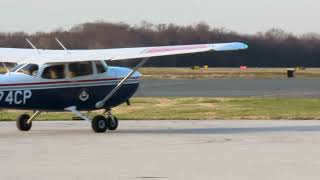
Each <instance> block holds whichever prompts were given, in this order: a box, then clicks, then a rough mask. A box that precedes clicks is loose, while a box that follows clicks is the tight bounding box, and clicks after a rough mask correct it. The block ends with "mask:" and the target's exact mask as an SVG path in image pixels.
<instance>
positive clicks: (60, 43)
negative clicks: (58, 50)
mask: <svg viewBox="0 0 320 180" xmlns="http://www.w3.org/2000/svg"><path fill="white" fill-rule="evenodd" d="M54 39H55V40H56V41H57V43H58V44H59V45H60V46H61V47H62V48H63V49H64V51H65V52H66V53H67V54H69V51H68V49H67V48H66V47H65V46H64V45H63V44H62V42H61V41H60V40H59V39H58V38H54Z"/></svg>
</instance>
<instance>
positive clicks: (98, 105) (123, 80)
mask: <svg viewBox="0 0 320 180" xmlns="http://www.w3.org/2000/svg"><path fill="white" fill-rule="evenodd" d="M148 60H149V58H144V59H143V60H142V61H141V62H140V63H139V64H138V65H137V66H136V67H135V68H134V69H133V70H132V71H131V72H130V73H129V74H128V75H127V76H126V77H125V78H123V79H122V80H121V81H120V82H119V84H118V85H117V86H116V87H115V88H114V89H113V90H112V91H111V92H110V93H109V94H108V95H107V96H106V97H105V98H104V99H102V100H101V101H99V102H97V103H96V108H102V107H103V106H104V104H105V103H106V102H107V101H108V100H109V99H110V98H111V97H112V96H113V95H114V94H115V93H116V92H117V91H118V90H119V89H120V88H121V87H122V85H123V84H124V83H125V82H126V81H127V80H128V79H129V78H130V77H131V76H132V75H133V74H134V73H135V72H136V71H137V70H138V69H139V68H140V67H141V66H143V65H144V64H145V63H146V62H147V61H148Z"/></svg>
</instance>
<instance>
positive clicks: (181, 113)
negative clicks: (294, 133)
mask: <svg viewBox="0 0 320 180" xmlns="http://www.w3.org/2000/svg"><path fill="white" fill-rule="evenodd" d="M20 113H21V111H8V110H3V111H0V120H14V119H15V118H16V117H17V116H18V115H19V114H20ZM98 113H100V112H91V113H89V116H93V115H95V114H98ZM113 113H114V114H115V115H116V116H117V117H118V118H119V119H121V120H128V119H134V120H158V119H159V120H171V119H173V120H210V119H233V120H237V119H293V120H295V119H299V120H315V119H316V120H318V119H320V99H299V98H297V99H292V98H134V99H132V106H126V105H123V106H121V107H118V108H115V109H114V111H113ZM72 116H73V114H71V113H43V114H42V115H41V116H40V117H39V118H38V119H40V120H70V119H71V118H72Z"/></svg>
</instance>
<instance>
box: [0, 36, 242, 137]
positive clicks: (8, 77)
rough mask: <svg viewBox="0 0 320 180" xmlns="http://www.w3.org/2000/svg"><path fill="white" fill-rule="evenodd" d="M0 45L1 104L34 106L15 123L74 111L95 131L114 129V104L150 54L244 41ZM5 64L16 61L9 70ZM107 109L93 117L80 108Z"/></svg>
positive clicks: (27, 125)
mask: <svg viewBox="0 0 320 180" xmlns="http://www.w3.org/2000/svg"><path fill="white" fill-rule="evenodd" d="M26 40H27V42H28V43H29V44H30V46H31V47H32V48H33V49H31V48H30V49H20V48H0V62H2V64H3V65H4V67H6V69H7V71H8V72H7V73H6V74H2V75H0V108H6V109H19V110H32V111H33V115H32V116H31V117H30V116H29V115H28V114H22V115H20V116H19V117H18V118H17V121H16V125H17V128H18V129H19V130H21V131H29V130H30V129H31V127H32V121H33V120H34V119H35V118H36V117H37V116H38V115H39V114H40V113H41V112H54V111H70V112H72V113H74V114H75V115H76V116H77V117H81V118H82V119H84V120H86V121H88V122H90V123H91V126H92V129H93V131H94V132H96V133H104V132H105V131H106V130H116V129H117V127H118V119H117V118H116V117H115V116H114V115H112V113H111V109H112V108H114V107H116V106H119V105H121V104H122V103H125V102H129V99H130V98H131V97H132V96H133V95H134V93H135V92H136V90H137V89H138V86H139V82H140V78H141V74H140V73H139V72H138V71H137V70H138V69H139V68H140V67H141V66H142V65H143V64H144V63H146V62H147V61H148V60H149V59H150V58H152V57H159V56H169V55H178V54H191V53H200V52H209V51H231V50H243V49H247V48H248V46H247V45H246V44H244V43H239V42H233V43H220V44H196V45H182V46H160V47H140V48H122V49H95V50H68V49H67V48H66V47H65V46H64V45H63V44H62V43H61V41H59V40H58V39H57V38H56V41H57V43H58V44H59V45H60V46H61V47H62V49H61V50H47V49H37V48H36V47H35V46H34V44H32V42H31V41H30V40H28V39H26ZM130 59H141V61H140V62H139V63H138V64H137V66H136V67H134V68H133V69H128V68H124V67H113V66H108V65H107V63H108V62H109V61H121V60H130ZM5 63H15V64H17V65H16V66H15V67H14V68H12V69H10V70H9V69H8V68H7V66H6V64H5ZM99 109H104V110H105V112H104V113H103V114H102V115H98V116H95V117H93V118H92V119H90V118H89V117H87V116H85V115H84V114H82V111H93V110H99Z"/></svg>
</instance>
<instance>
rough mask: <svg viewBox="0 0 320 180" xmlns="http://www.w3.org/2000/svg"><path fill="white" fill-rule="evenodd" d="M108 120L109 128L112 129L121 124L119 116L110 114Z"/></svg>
mask: <svg viewBox="0 0 320 180" xmlns="http://www.w3.org/2000/svg"><path fill="white" fill-rule="evenodd" d="M107 122H108V129H109V130H110V131H114V130H116V129H117V128H118V126H119V121H118V118H117V117H115V116H108V118H107Z"/></svg>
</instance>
